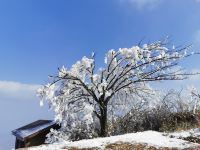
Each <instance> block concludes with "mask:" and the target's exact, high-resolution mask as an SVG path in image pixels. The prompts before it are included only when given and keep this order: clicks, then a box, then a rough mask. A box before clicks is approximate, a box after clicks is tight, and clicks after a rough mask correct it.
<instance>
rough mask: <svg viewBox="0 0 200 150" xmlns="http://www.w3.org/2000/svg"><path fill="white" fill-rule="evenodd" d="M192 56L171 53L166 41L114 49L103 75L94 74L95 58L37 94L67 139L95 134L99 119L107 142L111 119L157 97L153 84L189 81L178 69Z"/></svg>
mask: <svg viewBox="0 0 200 150" xmlns="http://www.w3.org/2000/svg"><path fill="white" fill-rule="evenodd" d="M187 50H188V47H179V48H175V47H174V46H172V48H170V47H169V46H168V45H167V44H166V43H165V41H156V42H154V43H150V44H144V45H141V44H139V45H138V46H133V47H131V48H120V49H118V50H114V49H111V50H109V51H108V52H107V53H106V55H105V59H104V65H103V67H102V68H99V69H97V68H95V66H96V64H95V54H94V53H93V54H92V56H91V57H90V58H88V57H86V56H84V57H83V58H82V59H81V60H80V61H77V62H76V63H75V64H74V65H72V67H71V68H70V69H67V68H66V67H64V66H63V67H62V68H59V70H58V74H57V75H55V76H51V77H50V83H48V84H47V85H45V86H43V87H42V88H40V89H39V90H38V93H39V95H40V97H41V104H42V102H43V100H47V101H48V103H49V104H50V107H51V108H52V109H53V110H54V112H55V120H56V121H58V122H59V123H62V129H63V131H64V132H66V133H70V132H73V131H74V129H76V127H84V131H91V132H88V133H91V134H92V130H91V129H93V128H95V127H94V119H95V120H98V121H99V124H100V129H99V136H102V137H104V136H107V134H108V130H107V126H108V124H107V122H108V116H109V115H111V113H112V115H113V114H116V115H119V109H118V107H115V106H126V108H127V109H128V108H130V109H131V107H132V106H133V104H136V103H133V102H132V101H131V100H133V99H134V101H135V102H139V101H142V100H145V99H148V96H145V93H146V94H148V93H149V94H150V93H152V90H151V89H150V88H149V86H148V83H149V82H155V81H161V80H182V79H185V78H187V76H188V75H189V74H188V73H186V72H184V70H183V69H181V67H179V66H178V63H179V61H180V60H181V59H183V58H185V57H188V56H190V55H192V54H193V53H187ZM114 108H115V109H114ZM113 111H115V112H113ZM126 111H128V110H126ZM77 131H80V129H78V130H77Z"/></svg>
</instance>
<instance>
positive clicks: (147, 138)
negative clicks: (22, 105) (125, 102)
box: [28, 131, 200, 150]
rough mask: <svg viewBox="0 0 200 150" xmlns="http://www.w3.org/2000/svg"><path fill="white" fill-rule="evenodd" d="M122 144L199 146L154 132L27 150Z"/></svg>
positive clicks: (178, 146) (53, 149)
mask: <svg viewBox="0 0 200 150" xmlns="http://www.w3.org/2000/svg"><path fill="white" fill-rule="evenodd" d="M117 142H123V143H125V142H126V143H132V144H135V143H141V144H148V145H149V146H154V147H156V148H160V147H168V148H178V149H185V148H189V147H190V148H191V147H195V146H200V145H199V144H195V143H190V142H188V141H185V140H181V139H177V138H170V136H169V135H167V136H166V135H165V134H163V133H160V132H156V131H145V132H138V133H131V134H124V135H119V136H112V137H106V138H97V139H90V140H80V141H76V142H64V143H57V144H52V145H42V146H39V147H32V148H29V149H28V150H59V149H63V148H66V149H67V147H76V148H93V147H97V148H99V149H104V148H105V146H106V145H108V144H112V143H117Z"/></svg>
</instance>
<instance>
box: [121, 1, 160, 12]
mask: <svg viewBox="0 0 200 150" xmlns="http://www.w3.org/2000/svg"><path fill="white" fill-rule="evenodd" d="M119 1H120V2H121V3H129V4H131V5H132V6H134V7H137V8H138V9H140V10H143V9H150V10H152V9H154V8H156V7H157V6H158V5H159V4H160V3H161V2H162V1H163V0H119Z"/></svg>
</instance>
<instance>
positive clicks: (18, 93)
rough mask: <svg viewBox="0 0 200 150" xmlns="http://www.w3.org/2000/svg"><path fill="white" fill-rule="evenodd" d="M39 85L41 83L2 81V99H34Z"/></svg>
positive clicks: (0, 82) (0, 96) (0, 89)
mask: <svg viewBox="0 0 200 150" xmlns="http://www.w3.org/2000/svg"><path fill="white" fill-rule="evenodd" d="M39 87H40V85H32V84H23V83H19V82H12V81H0V98H1V99H0V100H5V99H6V100H9V99H18V100H30V99H31V100H33V99H35V98H36V90H37V89H38V88H39Z"/></svg>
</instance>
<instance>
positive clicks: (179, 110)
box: [113, 90, 200, 134]
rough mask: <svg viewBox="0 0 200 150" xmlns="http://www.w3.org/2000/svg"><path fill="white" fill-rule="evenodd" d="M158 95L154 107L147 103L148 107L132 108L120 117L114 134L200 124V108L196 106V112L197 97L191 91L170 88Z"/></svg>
mask: <svg viewBox="0 0 200 150" xmlns="http://www.w3.org/2000/svg"><path fill="white" fill-rule="evenodd" d="M183 92H184V93H183ZM157 97H159V98H158V99H159V100H157V101H156V103H154V107H148V106H149V104H148V103H147V106H146V108H147V109H132V110H131V111H130V112H129V113H127V114H126V115H125V116H124V117H121V118H118V120H117V121H116V122H115V123H113V126H114V127H113V129H114V130H113V134H124V133H131V132H137V131H145V130H155V131H175V130H181V129H190V128H194V127H198V126H199V125H200V109H199V107H198V109H197V107H195V110H196V111H195V113H194V111H193V109H194V104H195V102H196V99H193V98H191V97H190V92H188V91H176V90H170V91H168V92H166V93H163V92H162V93H157ZM195 105H198V104H197V103H196V104H195ZM143 108H144V107H143Z"/></svg>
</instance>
